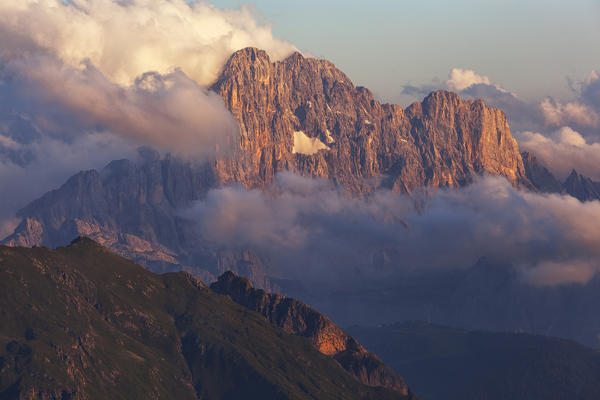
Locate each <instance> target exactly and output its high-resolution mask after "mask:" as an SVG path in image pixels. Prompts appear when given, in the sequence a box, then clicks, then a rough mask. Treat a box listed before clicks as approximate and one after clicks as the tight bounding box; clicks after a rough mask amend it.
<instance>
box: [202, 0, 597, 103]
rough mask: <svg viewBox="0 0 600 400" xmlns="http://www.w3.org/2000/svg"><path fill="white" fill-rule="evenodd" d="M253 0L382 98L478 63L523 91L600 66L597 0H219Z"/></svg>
mask: <svg viewBox="0 0 600 400" xmlns="http://www.w3.org/2000/svg"><path fill="white" fill-rule="evenodd" d="M213 3H214V4H215V5H216V6H218V7H238V6H240V5H242V4H250V5H252V6H254V7H255V8H256V10H257V12H258V13H260V14H261V15H262V16H263V17H264V18H265V19H266V20H267V21H269V22H270V23H272V24H273V30H274V32H275V34H276V35H277V36H278V37H280V38H282V39H285V40H289V41H290V42H292V43H293V44H295V45H296V46H297V47H298V48H300V49H301V50H302V51H306V52H310V53H312V54H313V55H315V56H318V57H324V58H327V59H329V60H331V61H333V62H334V63H335V64H336V65H337V66H338V67H340V68H341V69H343V70H344V71H345V72H346V73H347V74H348V75H349V76H350V78H351V79H352V80H353V81H354V82H355V83H356V84H358V85H364V86H367V87H369V88H371V89H372V90H373V91H374V92H375V93H376V94H377V95H378V96H379V97H381V98H382V99H384V100H395V99H399V96H398V93H399V92H400V91H401V87H402V85H403V84H406V83H411V84H424V83H430V82H431V80H432V79H434V78H439V79H440V80H442V81H443V80H446V79H447V76H448V73H449V72H450V70H451V69H452V68H454V67H458V68H464V69H473V70H475V71H476V72H477V73H479V74H482V75H486V76H488V77H489V78H490V80H491V81H492V82H494V83H498V84H500V85H501V86H503V87H505V88H506V89H508V90H510V91H512V92H515V93H517V94H518V95H519V97H521V98H523V99H534V98H540V97H543V96H546V95H551V96H554V97H559V98H568V97H569V96H571V93H570V90H569V86H568V84H567V77H569V78H572V79H573V80H575V81H581V80H583V79H585V78H586V77H587V76H588V74H589V73H590V72H591V71H592V70H593V69H600V1H598V0H572V1H564V0H562V1H559V0H545V1H541V0H519V1H514V0H486V1H480V0H455V1H452V2H449V1H445V0H444V1H442V0H422V1H404V0H373V1H364V0H344V1H342V0H328V1H323V0H304V1H301V2H291V1H281V0H251V1H240V0H214V1H213Z"/></svg>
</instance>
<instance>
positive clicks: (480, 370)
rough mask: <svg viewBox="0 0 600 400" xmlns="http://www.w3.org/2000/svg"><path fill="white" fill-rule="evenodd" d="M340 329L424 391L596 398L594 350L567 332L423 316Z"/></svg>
mask: <svg viewBox="0 0 600 400" xmlns="http://www.w3.org/2000/svg"><path fill="white" fill-rule="evenodd" d="M348 332H350V333H351V334H352V335H354V336H355V337H356V338H358V339H359V340H360V341H361V342H362V343H364V344H365V345H366V346H367V347H368V348H369V349H371V350H373V351H375V352H377V354H379V355H380V356H381V357H382V358H383V360H384V361H385V362H386V363H387V364H388V365H389V366H391V367H392V368H394V369H395V370H396V371H398V372H401V373H402V374H403V375H404V376H405V377H406V379H407V380H408V381H409V382H411V385H412V387H413V389H414V390H415V391H416V392H417V393H419V395H420V396H422V397H423V398H424V399H429V400H455V399H456V400H458V399H462V400H481V399H486V400H505V399H511V400H533V399H544V400H565V399H580V400H594V399H598V398H600V381H599V380H598V377H599V376H600V352H598V351H597V350H592V349H590V348H587V347H584V346H581V345H579V344H577V343H574V342H571V341H569V340H564V339H556V338H551V337H546V336H535V335H528V334H523V333H492V332H483V331H466V330H462V329H454V328H448V327H444V326H440V325H432V324H427V323H424V322H407V323H396V324H391V325H384V326H379V327H360V326H353V327H350V328H348ZM432 382H435V383H434V384H432Z"/></svg>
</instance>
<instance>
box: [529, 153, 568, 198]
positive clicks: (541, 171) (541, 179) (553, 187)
mask: <svg viewBox="0 0 600 400" xmlns="http://www.w3.org/2000/svg"><path fill="white" fill-rule="evenodd" d="M522 157H523V164H524V166H525V173H526V174H527V178H528V179H529V181H530V182H531V183H532V184H533V186H534V187H535V188H536V189H538V190H539V191H541V192H544V193H562V192H563V191H564V188H563V184H562V182H560V181H559V180H558V179H556V178H555V177H554V175H553V174H552V172H550V171H549V170H548V168H546V167H544V166H543V165H542V164H540V162H539V161H538V159H537V158H536V157H535V156H534V155H533V154H531V153H529V152H523V154H522Z"/></svg>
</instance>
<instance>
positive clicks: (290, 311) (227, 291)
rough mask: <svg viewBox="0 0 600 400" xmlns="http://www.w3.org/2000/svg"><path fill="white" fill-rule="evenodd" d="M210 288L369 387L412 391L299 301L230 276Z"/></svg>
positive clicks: (356, 342)
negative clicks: (333, 361)
mask: <svg viewBox="0 0 600 400" xmlns="http://www.w3.org/2000/svg"><path fill="white" fill-rule="evenodd" d="M210 288H211V289H212V290H214V291H215V292H217V293H221V294H224V295H227V296H229V297H230V298H231V299H232V300H233V301H235V302H236V303H238V304H241V305H243V306H244V307H247V308H249V309H250V310H253V311H256V312H259V313H260V314H262V315H264V316H265V317H266V318H267V320H269V321H270V322H271V323H272V324H274V325H276V326H278V327H279V328H281V329H283V330H284V331H286V332H288V333H291V334H293V335H298V336H302V337H306V338H308V339H310V341H311V343H312V344H313V346H314V347H315V348H316V349H317V350H319V351H320V352H321V353H323V354H326V355H329V356H332V357H333V358H335V359H336V360H337V361H338V362H339V363H340V365H341V366H342V367H344V369H345V370H346V371H348V372H350V373H351V374H352V375H354V376H355V377H356V378H357V379H358V380H359V381H361V382H363V383H364V384H366V385H369V386H381V387H386V388H389V389H393V390H396V391H398V392H400V393H402V394H404V395H408V394H409V389H408V387H407V386H406V383H404V380H403V379H402V377H401V376H399V375H398V374H397V373H395V372H394V371H393V370H392V369H390V368H388V367H387V366H385V364H384V363H383V362H382V361H381V360H380V359H379V358H378V357H377V356H375V355H374V354H371V353H369V352H368V351H367V350H365V348H364V347H363V346H362V345H361V344H360V343H358V341H356V339H354V338H353V337H351V336H350V335H348V334H347V333H345V332H344V331H343V330H342V329H340V328H339V327H338V326H336V325H335V324H334V323H333V322H331V320H329V318H327V317H326V316H324V315H323V314H321V313H319V312H318V311H315V310H313V309H312V308H310V307H309V306H307V305H306V304H304V303H302V302H301V301H299V300H296V299H292V298H289V297H285V296H282V295H279V294H273V293H267V292H265V291H264V290H262V289H255V288H253V287H252V284H251V283H250V281H249V280H248V279H246V278H244V277H240V276H237V275H236V274H234V273H233V272H230V271H228V272H226V273H224V274H223V275H221V277H219V280H218V281H217V282H215V283H213V284H212V285H211V286H210Z"/></svg>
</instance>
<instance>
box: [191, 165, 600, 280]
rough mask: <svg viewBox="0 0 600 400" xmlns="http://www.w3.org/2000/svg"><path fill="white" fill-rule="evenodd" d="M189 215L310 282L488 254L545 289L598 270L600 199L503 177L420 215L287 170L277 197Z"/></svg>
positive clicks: (231, 200)
mask: <svg viewBox="0 0 600 400" xmlns="http://www.w3.org/2000/svg"><path fill="white" fill-rule="evenodd" d="M182 215H183V216H184V217H186V218H188V219H191V220H194V221H196V222H197V226H198V229H199V233H200V234H201V235H202V236H203V237H204V238H206V239H208V240H211V241H213V242H214V243H215V244H217V245H223V246H227V245H232V244H235V245H239V246H242V247H244V246H249V247H252V248H255V249H258V250H259V251H260V252H261V253H262V254H263V255H264V256H265V257H266V258H267V259H268V260H270V261H271V264H272V265H276V266H278V268H279V270H277V271H269V273H271V274H275V275H280V276H285V277H286V278H291V279H299V280H300V281H302V282H305V283H307V284H311V283H315V282H323V281H327V282H335V283H337V284H339V285H341V286H344V287H352V285H359V286H360V284H361V282H362V281H363V279H364V278H366V277H368V278H369V279H373V277H376V278H375V279H380V280H381V281H382V282H383V281H386V280H393V279H396V280H399V279H402V276H403V274H407V273H412V272H416V271H425V270H429V271H435V270H444V269H448V268H468V267H471V266H472V265H474V264H475V263H476V262H477V261H478V260H480V259H481V258H483V257H485V258H487V259H489V260H492V261H493V262H498V263H508V264H514V265H515V266H517V268H518V270H519V271H520V274H521V279H522V280H523V281H524V282H527V283H529V284H532V285H539V286H546V285H558V284H570V283H585V282H587V281H588V280H589V279H591V277H593V276H594V275H595V274H596V272H597V271H598V269H600V263H599V262H598V260H599V259H600V202H597V201H595V202H589V203H581V202H579V201H578V200H576V199H574V198H572V197H569V196H560V195H539V194H535V193H530V192H527V191H519V190H517V189H515V188H513V187H512V186H510V184H508V183H507V182H506V181H505V180H504V179H501V178H495V177H484V178H481V179H479V180H478V181H476V182H475V184H473V185H471V186H468V187H466V188H463V189H460V190H440V191H438V192H437V193H436V194H435V195H433V196H432V198H431V199H429V200H428V201H427V202H426V203H425V206H424V208H423V209H422V211H417V209H416V208H415V206H414V201H413V200H412V199H411V198H409V197H407V196H401V195H397V194H394V193H391V192H387V191H379V192H376V193H374V194H373V195H372V196H369V197H368V198H365V199H357V198H349V197H347V195H346V194H345V193H343V192H341V191H340V190H337V189H334V188H331V187H330V186H329V185H328V184H327V183H326V182H322V181H319V180H311V179H306V178H300V177H298V176H295V175H292V174H289V173H284V174H280V175H279V176H278V178H277V183H276V185H275V187H273V188H271V191H270V192H269V193H264V192H260V191H246V190H243V189H241V188H236V187H227V188H220V189H214V190H212V191H210V192H209V194H208V196H207V197H206V199H205V200H203V201H200V202H197V203H196V204H195V205H194V207H192V208H191V209H188V210H185V211H184V212H182ZM563 267H564V268H563Z"/></svg>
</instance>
